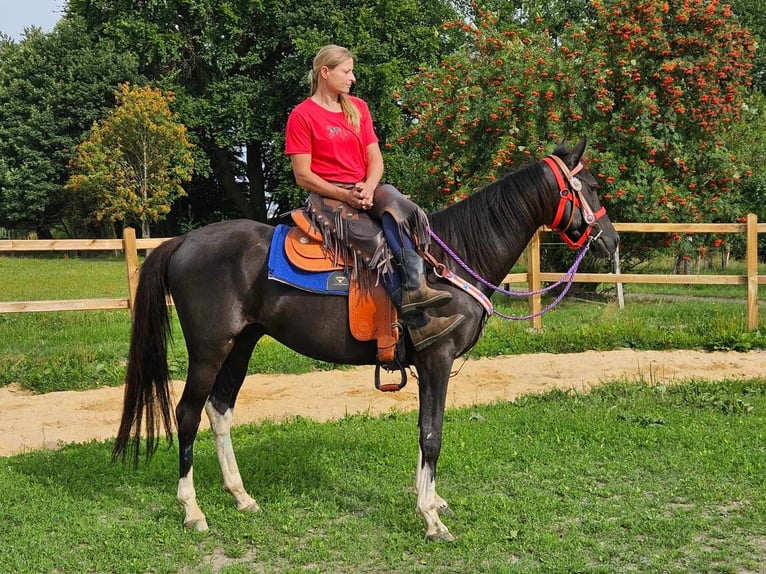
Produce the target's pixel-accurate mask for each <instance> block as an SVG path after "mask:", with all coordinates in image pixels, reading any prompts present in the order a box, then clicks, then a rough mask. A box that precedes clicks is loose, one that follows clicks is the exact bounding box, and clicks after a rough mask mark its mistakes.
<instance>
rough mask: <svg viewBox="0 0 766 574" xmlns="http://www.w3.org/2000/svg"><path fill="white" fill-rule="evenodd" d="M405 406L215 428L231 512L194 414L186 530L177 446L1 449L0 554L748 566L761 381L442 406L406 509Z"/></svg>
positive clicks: (362, 564)
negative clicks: (192, 503) (381, 412)
mask: <svg viewBox="0 0 766 574" xmlns="http://www.w3.org/2000/svg"><path fill="white" fill-rule="evenodd" d="M416 424H417V415H416V414H415V413H406V414H391V415H388V416H384V417H379V418H371V417H366V416H353V417H348V418H345V419H342V420H341V421H339V422H335V423H316V422H311V421H308V420H305V419H297V420H295V421H292V422H288V423H283V424H275V423H263V424H259V425H246V426H241V427H237V428H235V429H234V441H235V445H236V446H237V452H238V455H239V462H240V469H241V471H242V475H243V477H244V479H245V481H246V483H247V485H248V486H249V488H250V490H251V494H253V495H254V496H255V498H256V499H257V500H258V501H259V502H260V504H261V507H262V512H260V513H258V514H249V515H243V514H240V513H238V512H237V511H236V510H235V508H234V506H233V501H232V500H231V497H230V496H229V495H228V494H227V493H225V492H224V491H223V489H222V487H221V479H220V472H219V470H218V463H217V460H216V456H215V452H214V448H213V444H212V440H211V437H210V434H209V433H208V432H204V433H202V434H201V437H200V439H199V440H198V443H197V451H196V453H197V457H196V459H195V480H196V486H197V494H198V499H199V501H200V504H201V505H202V507H203V510H205V511H206V512H207V514H208V520H209V522H210V527H211V528H210V531H208V532H207V533H205V534H199V533H194V532H185V531H184V530H183V529H182V527H181V521H182V511H181V509H180V508H179V507H178V505H177V503H176V502H175V489H176V480H177V478H176V468H177V454H176V452H175V449H170V450H165V449H161V451H160V453H159V455H158V456H157V457H156V458H155V459H154V460H153V461H152V463H151V464H150V465H149V466H141V467H140V468H139V469H138V470H137V471H135V472H134V471H132V470H130V469H129V468H125V467H123V466H122V465H112V464H110V463H109V453H110V443H108V442H107V443H95V442H94V443H90V444H86V445H79V446H69V447H66V448H64V449H63V450H62V451H59V452H32V453H29V454H24V455H19V456H14V457H10V458H5V459H0V491H2V493H3V497H2V503H1V504H0V516H2V519H3V543H2V545H0V571H1V572H19V573H40V572H57V573H61V572H66V573H68V572H71V573H76V572H114V573H121V572H125V573H131V574H132V573H135V572H167V573H171V572H172V573H175V572H195V573H197V572H199V573H213V572H216V573H226V574H234V573H245V572H284V573H291V572H296V573H298V572H301V573H302V572H341V573H342V572H354V573H378V572H429V573H432V572H450V573H452V572H461V573H463V572H488V573H496V572H506V573H516V572H518V573H537V572H540V573H543V572H545V573H551V572H554V573H555V572H561V573H568V572H583V573H585V572H588V573H604V574H606V573H614V572H642V573H658V574H659V573H682V572H683V573H695V574H699V573H720V572H730V573H749V572H762V571H763V565H764V564H766V536H765V535H764V533H766V502H764V500H765V499H764V496H763V493H764V490H765V489H766V456H765V455H766V452H765V451H764V445H766V436H765V435H766V383H765V382H764V381H763V380H752V381H725V382H715V383H709V382H702V381H686V382H684V383H683V384H680V385H677V386H654V385H650V384H641V383H638V384H636V383H614V384H608V385H604V386H600V387H598V388H596V389H594V390H593V391H591V392H590V393H588V394H580V393H573V392H572V393H565V392H561V391H556V392H552V393H549V394H546V395H542V396H529V397H523V398H521V399H519V400H517V401H516V402H515V403H512V404H508V403H504V404H495V405H488V406H479V407H474V408H465V409H459V410H449V411H448V412H447V415H446V424H445V437H444V447H443V451H442V458H441V460H440V466H439V476H438V482H437V484H438V487H439V492H440V494H441V495H442V496H444V497H445V498H446V499H447V500H448V501H449V502H450V504H451V507H452V511H453V513H454V514H453V515H449V516H446V517H444V520H445V523H446V524H447V525H448V526H449V528H450V529H451V531H452V532H453V533H454V534H455V535H456V536H457V541H456V542H454V543H447V544H445V543H428V542H426V541H425V540H424V532H425V526H424V523H423V521H422V520H421V519H420V518H418V517H417V516H416V514H415V511H414V506H415V493H414V487H413V480H414V465H415V461H416V458H417V445H416Z"/></svg>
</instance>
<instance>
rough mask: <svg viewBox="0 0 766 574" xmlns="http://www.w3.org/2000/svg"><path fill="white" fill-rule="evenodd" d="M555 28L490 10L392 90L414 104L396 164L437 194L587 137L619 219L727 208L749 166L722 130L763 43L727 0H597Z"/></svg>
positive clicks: (728, 213)
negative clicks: (446, 52)
mask: <svg viewBox="0 0 766 574" xmlns="http://www.w3.org/2000/svg"><path fill="white" fill-rule="evenodd" d="M591 8H592V14H591V15H590V19H589V20H586V21H584V22H580V23H576V24H571V25H568V26H565V27H564V29H563V31H561V33H559V34H557V36H556V37H553V36H551V34H549V33H546V32H545V30H544V29H543V28H544V26H545V22H544V21H543V20H542V19H535V20H534V21H533V22H531V23H530V22H526V23H524V27H523V28H522V27H521V26H520V25H519V24H518V23H517V24H514V23H513V22H508V21H507V20H504V21H499V20H498V18H497V16H496V15H495V14H492V13H489V12H480V13H479V17H478V18H477V19H476V20H475V22H474V23H472V24H467V23H461V22H455V23H451V24H447V25H446V26H445V30H444V32H445V33H453V34H461V35H462V36H463V42H464V48H463V49H462V50H460V51H458V52H456V53H455V54H454V55H453V56H450V57H449V58H445V59H444V60H443V61H442V63H441V65H440V66H438V67H436V66H435V67H428V68H424V69H422V70H421V71H420V72H419V73H418V74H417V75H416V76H415V77H413V78H412V79H411V80H410V81H409V82H408V83H407V84H406V85H405V86H404V89H403V90H402V91H401V92H399V93H396V94H394V98H395V99H396V100H398V101H400V102H401V106H402V109H403V111H404V112H405V113H406V114H408V118H407V121H406V122H405V124H404V126H403V128H402V131H401V132H400V133H399V134H398V138H397V140H396V141H395V142H394V143H393V145H392V146H391V151H392V154H391V156H390V158H387V159H388V165H389V166H391V168H392V169H393V170H394V171H395V176H396V177H399V178H401V179H402V180H403V181H407V182H408V183H409V184H411V189H409V188H408V191H409V192H411V193H413V194H415V195H416V196H417V198H418V200H420V201H422V202H423V203H425V204H426V205H428V206H430V207H439V206H441V205H444V204H445V203H449V202H450V201H455V200H457V199H460V198H461V197H463V196H465V195H467V194H470V193H472V192H473V191H474V190H475V189H476V188H477V187H479V186H480V185H482V184H484V183H487V182H488V181H491V180H492V179H494V178H496V177H498V176H500V175H502V174H503V173H504V172H506V171H509V170H510V169H514V168H516V167H518V166H520V165H522V164H523V163H526V162H528V161H529V159H530V158H531V157H539V156H541V155H544V154H546V153H548V152H549V151H550V150H551V149H552V147H553V146H554V144H556V143H558V141H559V140H560V139H562V138H568V139H576V138H578V137H579V136H580V135H585V136H587V137H588V139H589V142H590V147H589V149H590V152H589V156H588V163H589V168H590V169H591V171H592V172H594V173H596V174H597V175H598V176H599V179H600V181H601V183H602V190H601V194H602V197H603V198H604V199H605V203H606V204H607V207H608V209H609V212H610V215H611V216H612V219H613V220H615V221H731V220H732V218H734V217H736V216H737V215H739V214H738V213H736V212H735V206H736V202H735V201H733V199H734V197H735V194H734V188H735V185H736V184H737V182H738V181H739V179H740V178H741V177H742V175H743V174H744V170H743V166H742V165H741V163H740V162H739V160H738V159H737V158H736V157H733V156H732V153H731V152H730V150H729V149H727V147H726V145H725V140H724V138H723V136H724V135H725V133H726V132H727V130H728V129H729V128H730V126H731V124H732V123H733V122H736V121H737V120H738V118H739V114H740V110H741V106H742V102H743V99H744V94H745V92H746V90H747V88H748V86H749V85H750V75H749V74H750V70H751V67H752V63H751V61H752V58H753V54H754V49H755V46H754V43H753V42H752V41H751V39H750V36H749V34H748V32H747V30H745V29H744V28H742V27H741V26H740V25H739V24H738V23H737V20H736V19H735V18H734V17H733V15H732V13H731V11H730V9H729V7H728V6H726V5H723V4H720V3H719V2H717V1H715V0H714V1H712V2H711V1H707V0H684V1H683V2H680V3H676V4H673V5H671V4H670V3H668V2H666V1H665V0H647V1H645V2H641V3H636V2H632V1H629V0H593V1H592V2H591Z"/></svg>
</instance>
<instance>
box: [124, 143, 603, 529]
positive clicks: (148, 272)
mask: <svg viewBox="0 0 766 574" xmlns="http://www.w3.org/2000/svg"><path fill="white" fill-rule="evenodd" d="M584 151H585V140H584V139H583V140H581V141H580V142H579V143H578V144H577V145H576V146H575V147H574V148H573V149H569V148H568V147H567V146H566V145H564V144H561V145H559V146H557V147H556V149H555V150H554V152H553V154H552V155H551V156H548V157H547V158H545V159H544V160H542V161H539V162H536V163H533V164H530V165H529V166H527V167H525V168H523V169H520V170H519V171H516V172H515V173H512V174H510V175H506V176H505V177H503V178H502V179H499V180H498V181H496V182H494V183H492V184H490V185H488V186H486V187H485V188H484V189H482V190H481V191H478V192H477V193H475V194H474V195H472V196H470V197H468V198H467V199H465V200H463V201H461V202H459V203H456V204H454V205H452V206H450V207H448V208H446V209H444V210H442V211H439V212H436V213H432V214H430V215H429V221H430V225H431V230H432V231H433V232H434V233H435V234H436V235H437V236H438V237H440V238H441V239H442V240H443V241H444V243H445V244H446V245H447V246H449V247H451V248H452V250H454V252H456V253H457V254H459V255H460V257H461V258H462V259H463V261H464V262H465V263H466V264H468V265H469V266H470V267H471V268H472V269H473V270H474V271H475V272H476V273H478V274H479V275H480V276H482V277H483V278H485V279H486V280H487V281H489V282H490V283H493V284H497V283H498V282H500V281H501V280H502V279H503V277H504V276H505V275H506V273H507V272H508V270H509V269H510V268H511V267H512V266H513V264H514V262H515V261H516V260H517V258H518V257H519V255H520V254H521V253H522V251H523V250H524V248H525V246H526V245H527V243H528V241H529V240H530V239H531V237H532V236H533V234H534V233H535V231H536V230H537V229H538V228H539V227H540V226H542V225H546V224H547V225H550V226H551V227H552V228H554V229H555V230H556V231H558V232H559V233H560V234H561V235H562V237H564V239H565V240H566V241H567V243H569V244H570V245H571V246H573V247H576V246H580V245H582V244H583V242H584V241H585V238H586V237H588V235H589V234H591V235H592V237H590V239H591V246H592V248H593V249H592V252H595V254H597V255H599V256H602V257H607V256H609V255H610V254H612V253H613V252H614V251H615V249H616V248H617V245H618V236H617V233H616V232H615V230H614V227H613V226H612V224H611V222H610V221H609V218H608V217H607V216H606V213H605V211H604V209H603V208H602V207H601V206H600V204H599V199H598V197H597V195H596V191H595V189H596V187H597V184H596V181H595V179H594V178H593V176H592V175H591V174H590V173H588V171H587V170H585V169H584V168H583V167H582V164H581V163H580V161H581V158H582V155H583V152H584ZM273 234H274V228H273V227H271V226H268V225H264V224H261V223H257V222H254V221H249V220H237V221H227V222H222V223H215V224H212V225H208V226H206V227H203V228H201V229H198V230H195V231H193V232H191V233H189V234H187V235H184V236H181V237H177V238H174V239H171V240H169V241H167V242H165V243H163V244H162V245H161V246H160V247H158V248H157V249H155V250H154V251H152V253H151V254H150V255H149V256H148V257H147V258H146V261H145V262H144V264H143V267H142V270H141V279H140V283H139V286H138V291H137V296H136V303H135V307H134V323H133V331H132V337H131V343H130V353H129V360H128V366H127V375H126V386H125V401H124V406H123V413H122V421H121V424H120V428H119V433H118V436H117V439H116V443H115V446H114V452H113V457H114V458H118V457H122V458H126V457H127V456H128V454H129V453H130V455H132V458H133V461H134V463H137V462H138V458H139V456H140V442H141V438H142V436H143V434H142V427H144V428H145V433H146V439H147V440H146V458H147V459H148V458H151V456H152V454H153V452H154V451H155V450H156V448H157V446H158V442H159V438H160V435H161V434H162V433H163V432H164V434H165V435H166V438H167V439H168V440H172V430H173V428H172V426H173V417H172V414H171V398H170V391H169V386H168V379H169V376H168V368H167V346H166V344H167V343H166V341H167V337H168V335H169V316H168V310H167V309H168V308H167V299H166V296H167V295H168V294H170V295H172V298H173V301H174V303H175V306H176V310H177V312H178V318H179V321H180V323H181V327H182V329H183V333H184V338H185V339H186V347H187V349H188V353H189V370H188V377H187V380H186V385H185V387H184V391H183V394H182V396H181V398H180V400H179V402H178V405H177V407H176V410H175V417H176V421H177V427H178V443H179V451H180V452H179V457H180V480H179V484H178V500H179V501H180V503H181V505H182V506H183V507H184V509H185V512H186V516H185V519H184V525H185V526H186V527H189V528H196V529H198V530H205V529H206V528H207V521H206V519H205V515H204V514H203V513H202V511H201V510H200V508H199V506H198V505H197V501H196V495H195V490H194V483H193V448H194V439H195V437H196V435H197V431H198V428H199V424H200V419H201V416H202V409H203V407H204V408H205V410H206V412H207V415H208V417H209V419H210V424H211V428H212V431H213V435H214V437H215V445H216V449H217V452H218V458H219V462H220V465H221V472H222V474H223V481H224V486H225V488H226V489H227V490H228V491H229V492H231V494H232V495H233V496H234V498H235V499H236V502H237V507H238V508H239V509H240V510H243V511H255V510H258V504H257V503H256V502H255V500H253V498H251V497H250V495H249V494H248V493H247V492H246V491H245V488H244V486H243V484H242V478H241V476H240V473H239V470H238V468H237V462H236V459H235V456H234V450H233V448H232V444H231V440H230V429H231V425H232V412H233V409H234V404H235V401H236V398H237V393H238V392H239V390H240V387H241V385H242V383H243V381H244V378H245V374H246V369H247V365H248V361H249V358H250V356H251V354H252V352H253V349H254V347H255V345H256V343H257V342H258V340H259V339H260V338H261V337H262V336H264V335H270V336H271V337H273V338H274V339H276V340H277V341H280V342H281V343H283V344H284V345H286V346H288V347H290V348H291V349H293V350H295V351H297V352H298V353H301V354H303V355H307V356H309V357H313V358H315V359H319V360H323V361H327V362H332V363H339V364H353V365H367V364H369V365H372V364H375V362H376V352H377V348H376V344H375V342H374V341H372V342H360V341H357V340H355V339H354V338H353V337H352V335H351V333H350V331H349V327H348V309H347V305H346V300H345V297H338V296H323V295H316V294H312V293H308V292H305V291H301V290H298V289H296V288H293V287H290V286H288V285H285V284H283V283H280V282H277V281H273V280H270V279H269V278H268V273H267V259H268V255H269V246H270V242H271V238H272V235H273ZM431 253H432V254H433V255H434V256H435V257H436V258H437V259H438V260H440V261H442V262H443V263H445V264H446V265H447V266H448V267H452V268H453V269H454V265H453V264H451V263H450V262H449V261H447V260H446V259H445V255H444V253H443V252H442V249H441V248H439V246H438V245H433V246H432V249H431ZM455 271H456V273H457V274H459V275H462V276H464V277H465V278H466V279H467V280H468V281H470V282H472V283H476V284H477V286H478V287H479V289H481V290H482V291H483V292H484V293H485V295H491V293H490V289H489V288H487V287H485V286H483V285H481V284H479V282H477V281H475V280H474V279H471V278H470V277H469V276H468V274H467V273H465V271H463V270H462V269H455ZM431 279H432V280H436V277H435V276H432V277H431ZM440 288H442V289H449V290H450V291H451V292H452V295H453V299H452V301H451V302H450V303H449V304H448V305H446V306H444V307H441V308H440V309H438V313H440V314H445V315H450V314H453V313H458V312H460V313H462V314H463V315H464V316H465V320H464V321H463V323H462V324H461V325H460V326H459V327H457V328H456V329H455V330H454V331H452V332H451V333H449V334H448V335H446V336H444V337H443V338H441V339H439V340H438V341H436V342H435V343H434V344H432V345H431V346H429V347H427V348H426V349H423V350H422V351H420V352H415V350H414V348H413V347H412V345H411V342H410V341H408V340H407V341H406V342H405V345H406V346H405V349H406V351H405V352H406V359H405V361H406V363H407V364H409V365H411V366H414V368H415V369H416V371H417V378H418V385H419V400H420V414H419V421H418V427H419V431H420V437H419V445H420V452H419V457H418V464H417V476H416V488H417V507H416V508H417V512H418V513H419V514H420V515H421V516H422V517H423V518H424V519H425V521H426V525H427V530H426V536H427V537H428V538H429V539H434V540H452V535H451V534H450V532H449V530H448V529H447V527H446V526H445V525H444V524H443V523H442V521H441V520H440V518H439V513H440V512H441V511H443V510H446V509H447V502H446V501H445V500H444V499H442V498H441V497H440V496H439V495H438V494H437V493H436V485H435V476H436V464H437V461H438V459H439V452H440V450H441V443H442V422H443V417H444V407H445V401H446V396H447V384H448V381H449V376H450V370H451V368H452V364H453V362H454V360H455V358H457V357H459V356H460V355H462V354H463V353H465V352H467V351H468V350H469V349H470V348H471V347H472V346H473V345H474V344H475V342H476V341H477V339H478V337H479V335H480V332H481V328H482V326H483V324H484V321H485V320H486V312H485V310H484V308H483V307H482V306H481V305H479V304H478V303H477V301H476V300H475V299H473V298H472V297H471V296H469V295H468V294H467V293H466V292H465V291H462V290H460V289H457V288H455V287H453V286H452V285H449V284H446V283H444V284H442V285H440ZM434 312H435V311H433V310H432V311H430V313H434ZM309 325H310V328H308V327H309Z"/></svg>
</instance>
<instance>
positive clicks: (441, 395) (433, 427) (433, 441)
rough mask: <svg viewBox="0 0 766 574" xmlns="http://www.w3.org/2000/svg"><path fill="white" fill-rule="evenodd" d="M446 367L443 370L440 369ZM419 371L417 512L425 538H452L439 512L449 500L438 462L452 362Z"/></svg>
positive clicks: (447, 539) (445, 506)
mask: <svg viewBox="0 0 766 574" xmlns="http://www.w3.org/2000/svg"><path fill="white" fill-rule="evenodd" d="M442 370H443V371H444V372H443V373H441V371H442ZM418 372H419V374H420V379H419V383H418V384H419V388H420V420H419V423H418V429H419V432H420V437H419V442H420V452H419V455H418V468H417V476H416V479H415V490H416V492H417V495H418V500H417V512H418V514H420V516H422V517H423V518H424V519H425V521H426V538H428V539H429V540H446V541H449V542H451V541H453V540H455V537H454V536H452V534H451V533H450V531H449V529H448V528H447V527H446V526H445V525H444V523H443V522H442V521H441V519H440V518H439V512H442V511H445V510H447V509H448V505H447V502H446V501H445V500H444V499H443V498H442V497H441V496H439V495H438V494H437V493H436V464H437V462H438V460H439V453H440V452H441V445H442V425H443V422H444V407H445V403H446V399H447V382H448V381H449V364H448V365H447V366H446V368H445V369H439V368H436V369H430V370H429V372H428V374H427V375H425V376H424V374H425V373H422V372H421V370H420V369H418Z"/></svg>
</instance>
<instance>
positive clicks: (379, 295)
mask: <svg viewBox="0 0 766 574" xmlns="http://www.w3.org/2000/svg"><path fill="white" fill-rule="evenodd" d="M292 217H293V221H294V222H295V224H296V226H295V227H287V226H278V227H277V232H275V234H274V238H273V239H272V245H271V252H272V254H274V257H272V255H271V254H270V256H269V277H270V278H272V279H276V280H278V281H283V282H286V283H289V284H291V285H293V286H294V287H298V288H302V289H306V290H309V291H312V292H325V293H329V294H333V295H348V316H349V329H350V330H351V334H352V335H353V336H354V338H355V339H357V340H359V341H372V340H375V341H376V342H377V348H378V354H377V357H378V361H379V362H380V363H382V364H384V365H385V364H390V363H393V362H394V358H395V353H396V344H397V342H398V341H399V328H398V323H397V320H398V316H397V311H396V307H394V305H393V304H392V303H391V299H390V297H389V296H388V293H386V290H385V289H384V288H383V286H382V285H381V284H380V283H379V282H378V283H377V284H376V285H374V286H372V287H370V288H363V287H361V286H360V285H359V282H358V281H349V277H348V274H347V273H346V272H345V271H344V270H346V269H348V266H347V264H346V262H345V261H344V260H343V259H342V258H341V257H336V256H334V255H333V254H331V253H329V252H328V251H327V250H326V249H324V248H323V245H322V235H321V233H320V232H319V230H318V229H317V228H316V227H315V226H314V225H313V224H312V223H311V222H310V220H309V219H308V217H307V215H306V213H305V212H304V211H303V210H300V209H299V210H295V211H293V212H292ZM280 228H282V229H280ZM279 243H283V245H279ZM280 252H281V253H283V254H284V257H285V259H286V260H287V263H288V265H289V267H290V268H291V269H290V271H291V273H292V275H291V277H289V278H288V277H286V276H285V275H286V274H285V273H283V272H281V271H280V270H279V263H278V262H277V261H276V259H277V255H278V254H279V253H280ZM317 277H320V279H319V280H318V281H317ZM317 285H324V289H320V288H317Z"/></svg>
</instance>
